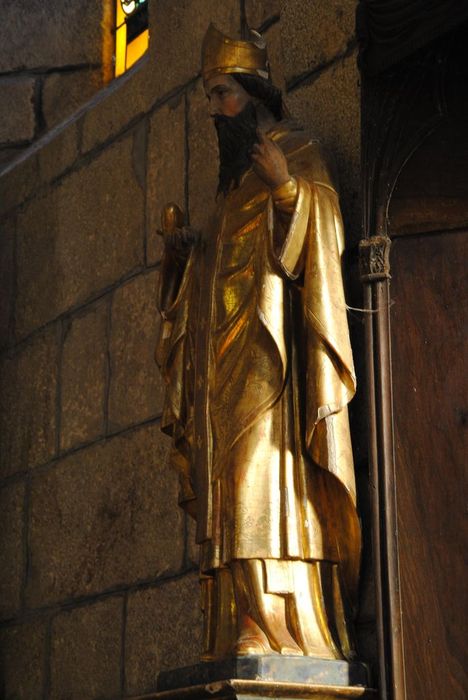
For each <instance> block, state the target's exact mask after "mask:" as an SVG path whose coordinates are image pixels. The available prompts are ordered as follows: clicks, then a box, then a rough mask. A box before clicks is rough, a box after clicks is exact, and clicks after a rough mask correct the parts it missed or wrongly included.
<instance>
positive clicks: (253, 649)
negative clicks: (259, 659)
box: [234, 636, 277, 656]
mask: <svg viewBox="0 0 468 700" xmlns="http://www.w3.org/2000/svg"><path fill="white" fill-rule="evenodd" d="M234 653H235V655H236V656H250V655H252V654H253V655H257V656H262V655H263V654H276V653H277V652H276V651H273V649H272V648H271V646H270V645H269V644H268V642H266V641H265V640H264V639H262V637H260V636H246V637H240V638H239V639H238V641H237V644H236V646H235V647H234Z"/></svg>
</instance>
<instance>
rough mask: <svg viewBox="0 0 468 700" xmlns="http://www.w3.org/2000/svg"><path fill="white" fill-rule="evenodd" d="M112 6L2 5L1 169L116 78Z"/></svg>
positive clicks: (85, 0)
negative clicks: (110, 78) (112, 73)
mask: <svg viewBox="0 0 468 700" xmlns="http://www.w3.org/2000/svg"><path fill="white" fill-rule="evenodd" d="M112 6H113V0H98V1H96V0H70V1H68V2H55V3H50V2H43V1H41V0H19V2H10V3H2V11H1V29H0V34H1V37H2V41H1V42H0V95H1V96H2V99H1V100H0V167H2V165H4V164H5V163H7V162H8V161H10V160H11V159H12V158H14V157H15V156H17V155H18V153H20V152H21V151H22V150H24V148H25V147H27V146H28V145H29V144H30V143H31V142H32V141H34V140H35V139H37V138H38V137H39V136H40V135H41V134H43V133H45V132H46V131H47V130H48V129H50V128H51V127H53V126H55V125H56V124H58V123H59V122H61V121H62V120H63V119H64V117H67V116H69V115H71V114H73V112H75V111H76V109H77V107H79V106H81V105H82V104H83V103H84V102H85V101H86V100H87V99H89V98H90V97H91V96H92V95H93V94H94V93H95V92H96V91H97V90H98V89H100V88H101V87H102V86H103V84H104V82H105V79H106V77H108V75H107V73H108V71H109V70H112V66H111V57H112V46H111V43H112V42H113V39H112V34H111V26H110V21H111V17H112ZM104 64H105V65H104Z"/></svg>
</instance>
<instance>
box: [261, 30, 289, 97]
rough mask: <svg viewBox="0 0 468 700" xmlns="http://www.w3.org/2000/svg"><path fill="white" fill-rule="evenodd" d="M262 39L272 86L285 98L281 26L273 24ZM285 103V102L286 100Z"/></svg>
mask: <svg viewBox="0 0 468 700" xmlns="http://www.w3.org/2000/svg"><path fill="white" fill-rule="evenodd" d="M264 37H265V39H266V42H267V50H268V60H269V61H270V71H271V80H272V82H273V85H276V87H278V88H280V90H281V91H282V93H283V96H284V97H286V81H285V77H284V55H283V39H282V36H281V25H280V23H279V22H277V23H276V24H274V25H273V26H272V27H270V29H269V30H268V31H267V32H265V34H264ZM286 101H287V100H286Z"/></svg>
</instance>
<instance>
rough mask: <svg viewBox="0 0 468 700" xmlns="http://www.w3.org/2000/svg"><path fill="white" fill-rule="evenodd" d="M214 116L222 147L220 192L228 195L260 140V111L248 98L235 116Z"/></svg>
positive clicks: (220, 151)
mask: <svg viewBox="0 0 468 700" xmlns="http://www.w3.org/2000/svg"><path fill="white" fill-rule="evenodd" d="M213 119H214V123H215V127H216V131H217V134H218V146H219V181H218V194H219V193H220V192H221V193H223V194H224V195H226V194H227V193H228V192H229V190H230V189H231V187H237V186H238V185H239V182H240V178H241V177H242V175H243V174H244V173H245V171H246V170H248V168H249V167H250V165H251V159H250V152H251V150H252V147H253V145H254V143H256V141H257V140H258V137H257V112H256V109H255V105H254V104H253V102H251V101H250V100H249V102H247V104H246V105H245V107H244V109H243V110H242V111H241V112H239V114H237V115H236V116H234V117H228V116H224V115H222V114H216V115H215V116H214V117H213Z"/></svg>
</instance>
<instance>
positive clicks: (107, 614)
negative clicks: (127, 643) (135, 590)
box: [48, 597, 123, 700]
mask: <svg viewBox="0 0 468 700" xmlns="http://www.w3.org/2000/svg"><path fill="white" fill-rule="evenodd" d="M122 614H123V598H122V597H115V598H114V597H113V598H108V599H107V600H103V601H100V602H98V603H96V604H94V605H87V606H86V607H79V608H75V609H74V610H71V611H70V612H62V613H60V614H59V615H57V617H56V618H55V619H54V621H53V623H52V639H51V658H50V694H49V696H48V697H49V698H50V700H63V699H64V698H67V700H96V698H102V699H104V698H115V697H117V696H118V697H120V659H121V646H122Z"/></svg>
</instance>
